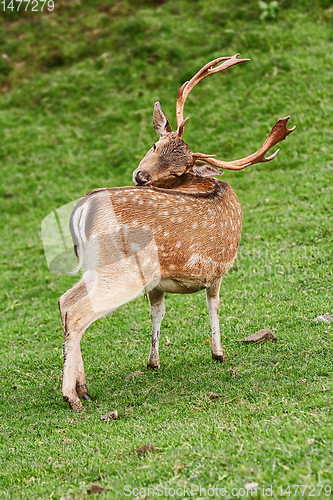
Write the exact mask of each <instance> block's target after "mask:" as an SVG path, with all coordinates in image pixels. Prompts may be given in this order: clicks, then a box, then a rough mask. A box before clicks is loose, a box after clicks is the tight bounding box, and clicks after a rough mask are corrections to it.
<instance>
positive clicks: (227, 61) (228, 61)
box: [176, 54, 250, 136]
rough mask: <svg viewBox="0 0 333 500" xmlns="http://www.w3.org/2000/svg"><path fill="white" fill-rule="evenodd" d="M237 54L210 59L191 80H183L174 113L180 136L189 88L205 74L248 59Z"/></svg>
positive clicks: (216, 71)
mask: <svg viewBox="0 0 333 500" xmlns="http://www.w3.org/2000/svg"><path fill="white" fill-rule="evenodd" d="M237 56H239V54H235V55H234V56H231V57H219V58H217V59H214V61H210V62H209V63H207V64H206V65H205V66H204V67H203V68H201V70H200V71H198V73H197V74H196V75H194V77H193V78H191V80H189V81H188V82H185V83H184V84H183V85H182V86H181V87H180V89H179V92H178V97H177V103H176V115H177V128H178V130H177V131H178V134H179V135H180V136H182V135H183V131H184V125H185V124H184V123H183V122H184V114H183V113H184V104H185V101H186V99H187V96H188V95H189V93H190V92H191V90H192V89H193V88H194V87H195V86H196V85H197V83H199V82H200V81H201V80H202V79H203V78H205V76H208V75H211V74H213V73H218V72H219V71H223V70H225V69H227V68H230V66H234V65H235V64H238V63H241V62H245V61H250V59H237ZM222 61H224V62H223V63H222V64H220V65H219V66H217V64H219V63H220V62H222Z"/></svg>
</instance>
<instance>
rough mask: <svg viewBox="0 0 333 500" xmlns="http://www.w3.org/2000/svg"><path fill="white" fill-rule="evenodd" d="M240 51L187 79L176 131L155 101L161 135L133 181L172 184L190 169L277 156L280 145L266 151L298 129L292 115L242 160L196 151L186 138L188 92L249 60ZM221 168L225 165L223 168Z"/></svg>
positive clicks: (206, 171) (236, 166) (232, 166)
mask: <svg viewBox="0 0 333 500" xmlns="http://www.w3.org/2000/svg"><path fill="white" fill-rule="evenodd" d="M238 55H239V54H235V55H234V56H232V57H219V58H218V59H215V60H214V61H211V62H209V63H208V64H206V65H205V66H204V67H203V68H201V70H200V71H198V73H197V74H196V75H194V77H193V78H192V79H191V80H190V81H188V82H185V83H184V84H183V85H182V86H181V88H180V89H179V92H178V97H177V103H176V116H177V131H176V132H172V129H171V126H170V123H169V121H168V119H167V117H166V116H165V114H164V113H163V110H162V108H161V105H160V103H159V102H156V103H155V107H154V115H153V124H154V129H155V131H156V132H157V133H158V135H159V136H160V139H159V140H158V141H157V142H156V143H155V144H154V145H153V147H152V148H151V149H150V150H149V151H148V153H147V154H146V156H145V157H144V158H143V159H142V160H141V162H140V164H139V166H138V168H137V169H136V170H135V171H134V173H133V181H134V183H135V184H137V185H140V186H143V185H151V186H156V187H172V185H173V183H174V182H175V181H177V179H179V178H180V177H181V176H183V175H184V174H187V173H191V174H192V175H195V176H201V177H207V176H208V177H210V176H213V175H221V174H222V173H223V170H242V169H243V168H245V167H248V166H249V165H254V164H255V163H261V162H266V161H270V160H273V158H275V157H276V155H277V154H278V152H279V151H280V150H279V149H278V150H277V151H275V153H273V154H272V155H271V156H268V157H266V156H265V155H266V153H267V152H268V151H269V150H270V149H271V148H272V147H273V146H275V144H277V143H278V142H280V141H282V140H284V139H285V138H286V137H287V135H288V134H290V132H292V131H293V130H295V128H296V127H295V126H294V127H292V128H291V129H288V128H287V122H288V120H289V118H290V117H289V116H287V117H286V118H280V119H279V120H278V121H277V122H276V123H275V125H274V127H273V128H272V130H271V132H270V134H269V136H268V137H267V139H266V141H265V142H264V144H263V145H262V146H261V148H260V149H258V151H256V152H255V153H253V154H251V155H249V156H246V157H245V158H242V159H240V160H235V161H231V162H226V161H222V160H217V159H216V158H215V155H207V154H203V153H193V152H192V151H191V149H190V148H189V147H188V145H187V144H186V143H185V142H184V141H183V133H184V128H185V124H186V122H187V120H188V118H186V119H185V120H184V115H183V112H184V105H185V101H186V99H187V96H188V95H189V93H190V92H191V90H192V89H193V88H194V87H195V86H196V85H197V83H199V82H200V80H202V79H203V78H205V77H206V76H208V75H211V74H213V73H217V72H219V71H223V70H225V69H227V68H230V67H231V66H234V65H235V64H238V63H241V62H245V61H249V60H250V59H237V56H238ZM220 63H222V64H220ZM219 169H222V171H221V170H219Z"/></svg>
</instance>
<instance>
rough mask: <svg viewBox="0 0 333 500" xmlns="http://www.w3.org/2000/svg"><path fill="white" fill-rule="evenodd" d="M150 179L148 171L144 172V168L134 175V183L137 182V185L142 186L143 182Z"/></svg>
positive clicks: (145, 182)
mask: <svg viewBox="0 0 333 500" xmlns="http://www.w3.org/2000/svg"><path fill="white" fill-rule="evenodd" d="M150 181H151V176H150V174H149V173H148V172H145V170H139V171H138V172H137V173H136V175H135V177H134V182H135V183H136V184H139V186H143V185H144V184H147V183H148V182H150Z"/></svg>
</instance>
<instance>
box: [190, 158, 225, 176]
mask: <svg viewBox="0 0 333 500" xmlns="http://www.w3.org/2000/svg"><path fill="white" fill-rule="evenodd" d="M188 172H189V173H190V174H193V175H198V176H199V177H213V175H222V174H223V170H219V169H218V168H215V167H213V166H212V165H207V163H204V162H203V161H200V160H197V161H196V162H195V163H194V165H193V166H192V167H191V168H190V170H188Z"/></svg>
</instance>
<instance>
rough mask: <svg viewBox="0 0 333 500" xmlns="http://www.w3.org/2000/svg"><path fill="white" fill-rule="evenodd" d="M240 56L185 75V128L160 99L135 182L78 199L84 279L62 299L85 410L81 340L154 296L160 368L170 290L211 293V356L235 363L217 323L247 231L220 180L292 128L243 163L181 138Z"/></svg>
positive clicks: (74, 404)
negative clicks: (191, 99)
mask: <svg viewBox="0 0 333 500" xmlns="http://www.w3.org/2000/svg"><path fill="white" fill-rule="evenodd" d="M238 56H239V54H235V55H233V56H231V57H219V58H217V59H215V60H213V61H210V62H209V63H208V64H206V65H205V66H203V68H201V69H200V71H198V73H196V75H194V76H193V78H192V79H191V80H189V81H187V82H185V83H184V84H183V85H182V86H181V88H180V90H179V92H178V96H177V102H176V118H177V129H176V131H172V128H171V126H170V123H169V121H168V119H167V117H166V116H165V114H164V112H163V110H162V108H161V105H160V103H159V102H156V103H155V106H154V113H153V125H154V129H155V131H156V132H157V134H158V135H159V140H158V141H157V142H156V143H155V144H154V145H153V146H152V148H151V149H150V150H149V151H148V152H147V154H146V155H145V156H144V158H143V159H142V160H141V162H140V163H139V165H138V167H137V168H136V170H135V171H134V173H133V181H134V184H135V185H134V186H125V187H113V188H101V189H94V190H93V191H91V192H89V193H88V194H86V195H85V196H84V197H83V198H81V199H80V201H79V202H78V204H77V205H76V207H75V208H74V210H73V212H72V214H71V218H70V231H71V235H72V239H73V244H74V250H75V254H76V256H77V257H78V260H79V262H78V265H77V267H76V269H75V270H74V273H75V272H77V271H78V270H79V269H82V270H83V271H84V272H83V275H82V278H81V279H80V281H79V282H78V283H77V284H76V285H74V286H73V287H72V288H71V289H70V290H68V291H67V292H66V293H65V294H64V295H62V296H61V297H60V299H59V309H60V315H61V320H62V326H63V334H64V343H63V354H64V364H63V378H62V395H63V400H64V401H66V402H68V403H69V405H70V407H71V409H73V410H81V409H82V408H83V405H82V401H81V400H82V399H83V400H89V399H91V398H90V396H89V394H88V388H87V382H86V377H85V372H84V366H83V360H82V355H81V349H80V341H81V338H82V335H83V333H84V332H85V330H86V329H87V328H88V326H89V325H91V324H92V323H93V322H94V321H96V320H97V319H99V318H101V317H103V316H105V315H107V314H109V313H111V312H113V311H115V310H116V309H117V308H118V307H120V306H121V305H122V304H125V303H126V302H128V301H130V300H132V299H134V298H136V297H137V296H139V295H140V294H143V293H146V294H147V295H148V298H149V302H150V311H151V322H152V333H151V347H150V353H149V357H148V363H147V367H148V368H151V369H155V368H159V367H160V359H159V335H160V327H161V323H162V320H163V317H164V315H165V305H164V294H165V293H179V294H189V293H194V292H198V291H199V290H203V289H205V290H206V302H207V307H208V312H209V318H210V324H211V332H212V340H211V354H212V359H213V360H215V361H219V362H225V361H227V356H226V353H225V351H224V350H223V347H222V344H221V337H220V327H219V308H220V298H219V290H220V285H221V280H222V277H223V275H224V274H225V273H226V272H227V271H228V270H229V269H230V268H231V266H232V265H233V263H234V261H235V258H236V255H237V250H238V246H239V241H240V237H241V228H242V209H241V205H240V202H239V200H238V198H237V196H236V194H235V193H234V191H233V190H232V188H231V187H230V185H229V184H227V183H225V182H222V181H220V180H218V179H216V178H215V176H219V175H221V174H222V173H223V171H224V170H234V171H238V170H242V169H244V168H246V167H249V166H250V165H254V164H256V163H261V162H267V161H271V160H273V159H274V158H275V157H276V155H277V154H278V152H279V151H280V150H279V149H278V150H277V151H275V152H274V153H273V154H272V155H270V156H267V157H266V154H267V152H268V151H269V150H270V149H271V148H272V147H273V146H275V145H276V144H277V143H279V142H280V141H282V140H284V139H285V138H286V137H287V136H288V135H289V134H290V133H291V132H292V131H293V130H295V126H294V127H292V128H291V129H288V128H287V122H288V120H289V118H290V117H289V116H287V117H286V118H280V119H278V121H277V122H276V123H275V125H274V126H273V128H272V129H271V132H270V133H269V135H268V137H267V139H266V140H265V142H264V143H263V145H262V146H261V147H260V148H259V149H258V150H257V151H256V152H255V153H253V154H250V155H249V156H246V157H244V158H242V159H239V160H234V161H223V160H218V159H216V157H215V155H210V154H203V153H193V152H192V150H191V149H190V148H189V146H188V145H187V144H186V143H185V142H184V140H183V133H184V127H185V124H186V122H187V120H188V118H185V119H184V105H185V102H186V99H187V97H188V95H189V94H190V92H191V91H192V90H193V88H194V87H195V86H196V85H197V84H198V83H199V82H200V81H201V80H202V79H203V78H205V77H207V76H209V75H212V74H214V73H217V72H221V71H224V70H226V69H227V68H230V67H232V66H234V65H236V64H239V63H243V62H246V61H249V59H239V58H238Z"/></svg>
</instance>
